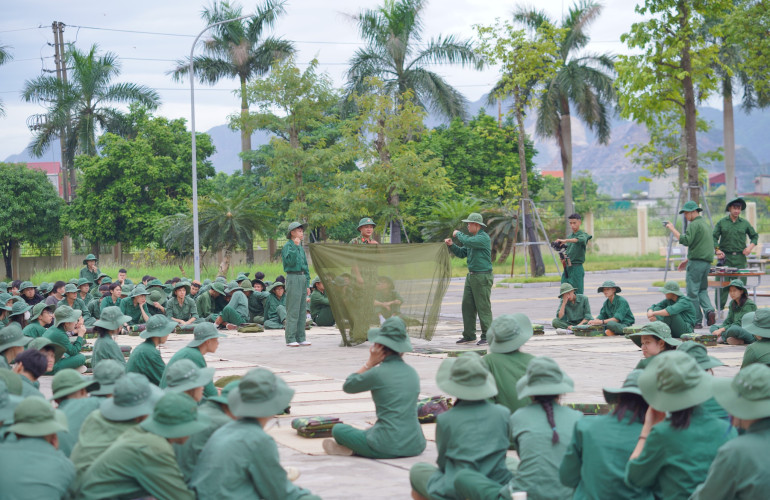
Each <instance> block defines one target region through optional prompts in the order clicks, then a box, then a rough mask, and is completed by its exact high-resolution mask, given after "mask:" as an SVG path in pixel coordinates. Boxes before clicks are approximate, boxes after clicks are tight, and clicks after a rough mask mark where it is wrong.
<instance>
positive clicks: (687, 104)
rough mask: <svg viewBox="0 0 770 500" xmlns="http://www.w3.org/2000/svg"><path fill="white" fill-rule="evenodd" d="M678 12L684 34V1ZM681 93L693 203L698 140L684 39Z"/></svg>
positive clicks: (687, 43)
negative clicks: (682, 95) (682, 96)
mask: <svg viewBox="0 0 770 500" xmlns="http://www.w3.org/2000/svg"><path fill="white" fill-rule="evenodd" d="M678 10H679V13H680V20H679V26H680V32H682V33H686V32H687V31H688V30H689V29H690V26H689V22H690V10H689V8H688V7H687V3H686V2H685V0H679V2H678ZM681 63H682V72H683V73H684V75H685V76H684V78H683V79H682V91H683V94H684V135H685V144H686V147H687V181H688V186H687V188H688V189H689V190H690V199H691V200H693V201H694V202H695V203H698V202H699V201H700V192H699V190H698V185H699V184H700V182H699V179H698V140H697V138H696V135H695V133H696V127H697V123H696V120H697V117H698V110H697V108H696V107H695V89H694V86H693V82H692V76H691V75H692V59H691V56H690V41H689V39H687V38H685V39H684V45H683V46H682V60H681Z"/></svg>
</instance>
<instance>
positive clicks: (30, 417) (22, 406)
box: [8, 396, 69, 437]
mask: <svg viewBox="0 0 770 500" xmlns="http://www.w3.org/2000/svg"><path fill="white" fill-rule="evenodd" d="M13 422H14V423H13V425H12V426H10V427H9V428H8V432H13V433H16V434H21V435H22V436H27V437H42V436H47V435H49V434H55V433H57V432H62V431H64V432H68V431H69V427H68V426H67V416H66V415H65V414H64V412H62V411H60V410H54V409H53V407H52V406H51V404H50V403H49V402H48V401H46V400H45V399H43V398H41V397H38V396H31V397H28V398H26V399H24V401H22V402H21V403H19V405H18V406H17V407H16V409H15V410H14V412H13Z"/></svg>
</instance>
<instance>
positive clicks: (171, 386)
mask: <svg viewBox="0 0 770 500" xmlns="http://www.w3.org/2000/svg"><path fill="white" fill-rule="evenodd" d="M213 381H214V369H213V368H208V367H205V368H199V367H198V365H196V364H195V363H193V362H192V361H191V360H189V359H180V360H178V361H176V362H175V363H174V364H173V365H172V364H171V363H169V366H168V373H167V374H166V390H167V391H172V392H184V393H185V394H187V395H188V396H190V397H191V398H193V399H194V400H195V401H196V402H198V403H200V402H201V400H202V399H203V388H204V387H205V386H207V385H208V384H211V383H213Z"/></svg>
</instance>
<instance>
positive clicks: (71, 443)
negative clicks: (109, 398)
mask: <svg viewBox="0 0 770 500" xmlns="http://www.w3.org/2000/svg"><path fill="white" fill-rule="evenodd" d="M98 387H99V382H95V381H94V380H93V379H92V378H91V377H89V378H85V377H83V376H82V375H80V374H79V373H78V372H76V371H75V370H72V369H70V368H66V369H64V370H61V371H59V372H58V373H57V374H56V375H54V377H53V381H52V382H51V390H52V391H53V397H52V398H51V399H53V400H54V401H56V404H57V405H58V408H59V410H61V411H63V412H64V414H65V415H66V416H67V427H68V429H69V430H68V431H62V432H59V450H60V451H61V452H62V453H64V454H65V455H66V456H70V453H72V448H74V447H75V443H77V441H78V434H79V433H80V427H81V426H82V425H83V421H84V420H85V419H86V417H87V416H88V415H89V414H90V413H91V412H92V411H94V410H96V409H97V408H98V407H99V403H100V402H101V400H100V399H99V398H92V397H89V396H88V392H87V391H89V390H91V389H95V388H98Z"/></svg>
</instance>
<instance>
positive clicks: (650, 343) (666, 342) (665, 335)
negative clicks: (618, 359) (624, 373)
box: [628, 321, 682, 369]
mask: <svg viewBox="0 0 770 500" xmlns="http://www.w3.org/2000/svg"><path fill="white" fill-rule="evenodd" d="M628 338H630V339H631V340H632V341H633V343H634V344H636V345H637V347H641V348H642V356H643V358H642V359H641V360H640V361H639V362H638V363H637V364H636V369H643V368H646V367H647V365H649V364H650V362H651V361H652V360H653V358H655V356H657V355H658V354H660V353H662V352H665V351H673V350H675V349H676V348H677V347H679V346H680V345H682V341H681V340H679V339H675V338H674V337H672V336H671V329H670V328H669V327H668V325H667V324H666V323H664V322H662V321H652V322H650V323H647V324H646V325H644V326H643V327H642V329H641V330H640V331H638V332H636V333H632V334H630V335H629V336H628Z"/></svg>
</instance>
